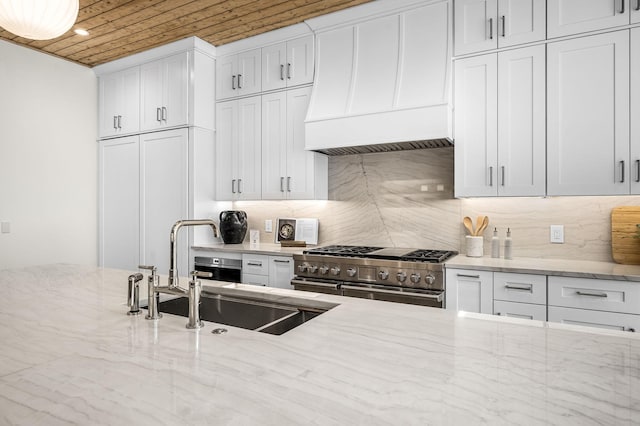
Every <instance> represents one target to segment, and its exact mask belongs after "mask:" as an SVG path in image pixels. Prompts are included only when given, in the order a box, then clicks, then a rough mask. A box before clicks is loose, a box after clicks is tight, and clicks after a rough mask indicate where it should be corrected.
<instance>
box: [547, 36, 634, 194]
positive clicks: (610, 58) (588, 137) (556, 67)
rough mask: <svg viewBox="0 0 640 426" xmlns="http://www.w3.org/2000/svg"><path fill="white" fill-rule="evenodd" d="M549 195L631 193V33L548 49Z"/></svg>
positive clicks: (584, 39)
mask: <svg viewBox="0 0 640 426" xmlns="http://www.w3.org/2000/svg"><path fill="white" fill-rule="evenodd" d="M547 61H548V68H547V113H548V119H547V193H548V195H615V194H628V193H629V170H630V168H631V167H630V165H629V31H627V30H624V31H617V32H611V33H605V34H599V35H594V36H588V37H581V38H576V39H571V40H565V41H559V42H555V43H549V44H548V46H547Z"/></svg>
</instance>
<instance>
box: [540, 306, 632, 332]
mask: <svg viewBox="0 0 640 426" xmlns="http://www.w3.org/2000/svg"><path fill="white" fill-rule="evenodd" d="M549 322H559V323H562V324H572V325H581V326H585V327H597V328H606V329H610V330H619V331H630V332H636V331H640V315H631V314H621V313H618V312H603V311H590V310H585V309H573V308H562V307H557V306H549Z"/></svg>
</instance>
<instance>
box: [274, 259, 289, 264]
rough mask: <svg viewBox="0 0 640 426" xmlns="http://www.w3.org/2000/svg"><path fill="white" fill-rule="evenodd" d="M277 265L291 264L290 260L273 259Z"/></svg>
mask: <svg viewBox="0 0 640 426" xmlns="http://www.w3.org/2000/svg"><path fill="white" fill-rule="evenodd" d="M273 261H274V262H276V263H290V262H289V261H288V260H280V259H273Z"/></svg>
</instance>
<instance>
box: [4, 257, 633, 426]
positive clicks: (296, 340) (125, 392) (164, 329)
mask: <svg viewBox="0 0 640 426" xmlns="http://www.w3.org/2000/svg"><path fill="white" fill-rule="evenodd" d="M127 275H128V273H126V272H123V271H113V270H101V269H96V268H88V267H77V266H65V265H56V266H43V267H32V268H26V269H15V270H2V271H0V285H1V286H2V294H3V297H2V298H0V320H1V325H0V342H2V344H1V345H0V424H25V425H35V424H40V425H55V424H69V423H75V424H92V425H93V424H109V425H111V424H127V423H129V424H136V425H140V424H149V425H174V424H180V425H186V424H202V425H212V424H214V425H226V424H234V425H247V424H249V425H250V424H259V425H286V424H319V425H320V424H321V425H327V424H362V425H365V424H366V425H377V424H419V425H424V424H434V425H440V424H445V425H460V424H469V425H472V424H491V425H496V424H509V425H511V424H527V425H535V424H561V425H572V424H575V425H588V424H637V423H638V422H639V421H640V339H639V338H637V337H636V336H635V335H632V334H628V333H617V332H604V331H599V330H587V331H576V330H572V329H570V328H567V327H564V326H561V325H554V326H553V328H552V327H551V326H547V325H546V324H544V323H539V322H535V321H526V322H517V321H513V320H512V321H507V320H505V319H502V318H498V317H493V316H479V317H473V316H458V315H456V313H454V312H450V311H446V310H441V309H432V308H423V307H417V306H410V305H400V304H392V303H386V302H376V301H368V300H357V299H350V298H340V299H336V298H332V297H331V296H324V295H323V296H317V298H318V299H323V300H328V301H333V302H335V301H338V303H341V305H340V306H338V307H336V308H334V309H332V310H331V311H329V312H327V313H325V314H322V315H320V316H319V317H317V318H315V319H313V320H311V321H310V322H307V323H305V324H303V325H302V326H300V327H298V328H296V329H294V330H291V331H290V332H288V333H286V334H284V335H282V336H272V335H267V334H262V333H257V332H253V331H248V330H242V329H238V328H233V327H228V329H229V332H228V333H226V334H222V335H214V334H212V333H211V330H212V329H213V328H215V327H216V325H215V324H212V323H205V327H204V328H203V329H201V330H199V331H192V330H187V329H185V327H184V325H185V323H186V319H185V318H181V317H174V316H171V315H165V317H164V318H162V319H161V320H159V321H157V322H153V321H146V320H145V319H144V317H143V316H138V317H130V316H127V315H125V312H126V310H127V309H126V307H125V306H124V300H125V296H126V277H127ZM256 291H257V290H256ZM271 291H273V292H278V291H284V290H271ZM312 296H313V295H312V294H309V293H304V294H303V297H312Z"/></svg>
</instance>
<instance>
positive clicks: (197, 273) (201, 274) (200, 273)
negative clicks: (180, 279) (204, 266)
mask: <svg viewBox="0 0 640 426" xmlns="http://www.w3.org/2000/svg"><path fill="white" fill-rule="evenodd" d="M211 277H213V274H212V273H211V272H204V271H191V278H192V279H193V281H195V280H196V278H211Z"/></svg>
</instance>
